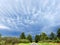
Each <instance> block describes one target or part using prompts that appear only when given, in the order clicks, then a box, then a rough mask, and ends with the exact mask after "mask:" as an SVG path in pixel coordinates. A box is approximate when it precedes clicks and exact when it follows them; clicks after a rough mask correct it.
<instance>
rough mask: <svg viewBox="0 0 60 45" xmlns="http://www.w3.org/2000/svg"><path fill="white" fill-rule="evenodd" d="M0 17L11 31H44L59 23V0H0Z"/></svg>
mask: <svg viewBox="0 0 60 45" xmlns="http://www.w3.org/2000/svg"><path fill="white" fill-rule="evenodd" d="M0 19H1V20H0V24H3V25H6V26H7V27H9V28H10V29H11V31H12V30H14V31H20V32H23V31H25V32H26V33H27V32H28V31H29V32H31V33H32V32H33V31H35V32H36V33H37V32H43V31H45V32H46V30H50V29H51V27H55V26H58V25H60V0H0ZM3 27H4V26H3ZM5 28H6V27H5ZM22 30H23V31H22ZM52 31H53V30H50V32H52ZM33 33H34V32H33Z"/></svg>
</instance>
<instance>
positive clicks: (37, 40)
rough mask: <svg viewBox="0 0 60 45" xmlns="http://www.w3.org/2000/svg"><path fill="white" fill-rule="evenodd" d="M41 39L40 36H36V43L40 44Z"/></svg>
mask: <svg viewBox="0 0 60 45" xmlns="http://www.w3.org/2000/svg"><path fill="white" fill-rule="evenodd" d="M39 39H40V35H36V36H35V42H36V43H37V42H39V41H40V40H39Z"/></svg>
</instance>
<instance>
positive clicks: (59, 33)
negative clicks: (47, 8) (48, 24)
mask: <svg viewBox="0 0 60 45" xmlns="http://www.w3.org/2000/svg"><path fill="white" fill-rule="evenodd" d="M57 37H58V38H59V39H60V28H59V29H58V31H57Z"/></svg>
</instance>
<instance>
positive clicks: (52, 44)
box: [18, 43, 60, 45]
mask: <svg viewBox="0 0 60 45" xmlns="http://www.w3.org/2000/svg"><path fill="white" fill-rule="evenodd" d="M37 44H38V45H60V43H37ZM18 45H31V43H20V44H18Z"/></svg>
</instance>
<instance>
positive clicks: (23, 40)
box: [20, 39, 30, 43]
mask: <svg viewBox="0 0 60 45" xmlns="http://www.w3.org/2000/svg"><path fill="white" fill-rule="evenodd" d="M29 42H30V41H29V40H27V39H20V43H29Z"/></svg>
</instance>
